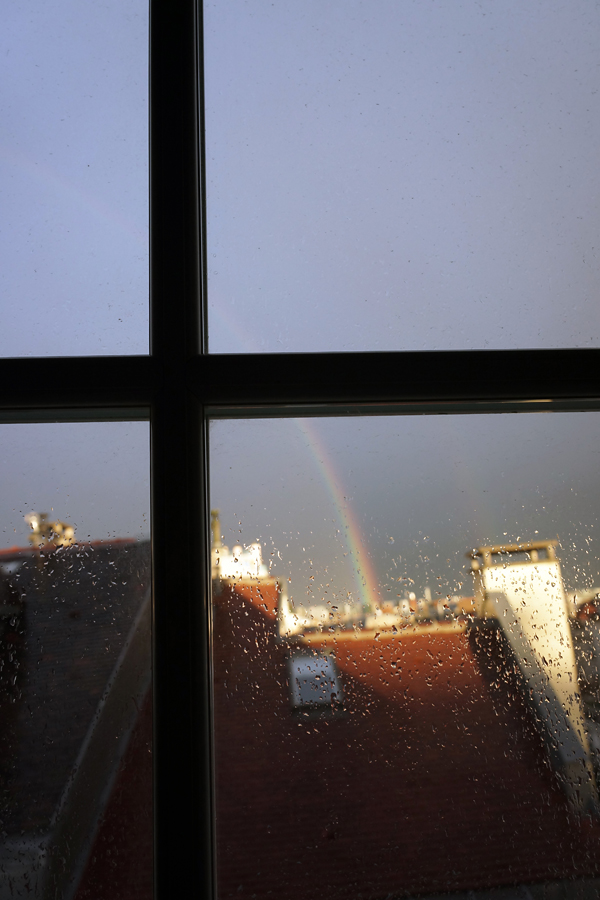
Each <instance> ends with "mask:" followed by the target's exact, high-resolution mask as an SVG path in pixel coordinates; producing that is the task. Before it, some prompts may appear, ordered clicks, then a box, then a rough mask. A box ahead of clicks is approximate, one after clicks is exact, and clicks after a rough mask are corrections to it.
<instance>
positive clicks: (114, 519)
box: [0, 422, 150, 547]
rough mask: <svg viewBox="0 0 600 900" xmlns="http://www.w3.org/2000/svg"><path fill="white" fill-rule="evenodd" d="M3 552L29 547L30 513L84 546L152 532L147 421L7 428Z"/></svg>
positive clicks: (1, 428)
mask: <svg viewBox="0 0 600 900" xmlns="http://www.w3.org/2000/svg"><path fill="white" fill-rule="evenodd" d="M0 472H1V473H2V477H1V490H0V547H11V546H15V545H16V546H21V547H22V546H26V545H27V542H28V535H29V527H28V526H27V524H26V523H25V521H24V518H23V517H24V515H26V514H27V513H28V512H47V513H48V514H49V516H50V518H52V516H55V517H56V518H57V519H59V520H61V521H66V522H68V523H69V524H71V525H74V526H75V537H76V539H77V540H80V541H87V540H90V539H92V540H97V539H100V540H108V539H110V538H114V537H133V538H143V537H148V536H149V534H150V489H149V476H150V445H149V426H148V423H147V422H89V423H88V422H86V423H73V424H71V423H61V424H36V425H0Z"/></svg>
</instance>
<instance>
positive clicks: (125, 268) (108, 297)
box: [0, 0, 148, 356]
mask: <svg viewBox="0 0 600 900" xmlns="http://www.w3.org/2000/svg"><path fill="white" fill-rule="evenodd" d="M147 101H148V13H147V2H145V0H102V2H95V3H84V2H81V0H5V2H3V3H2V9H1V11H0V173H1V174H0V210H1V212H0V271H1V272H2V277H1V279H0V285H1V287H0V310H1V311H2V318H1V322H2V327H1V328H0V355H2V356H42V355H43V356H75V355H78V354H87V355H100V354H103V355H104V354H111V353H147V352H148V164H147V160H148V124H147V121H148V102H147Z"/></svg>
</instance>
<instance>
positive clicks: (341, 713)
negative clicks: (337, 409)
mask: <svg viewBox="0 0 600 900" xmlns="http://www.w3.org/2000/svg"><path fill="white" fill-rule="evenodd" d="M599 439H600V414H598V413H556V414H552V415H541V414H533V413H523V414H519V415H515V414H502V415H499V414H498V415H452V416H450V415H449V416H401V417H395V418H392V417H390V418H368V419H361V418H355V419H341V418H340V419H315V420H306V419H305V420H262V421H261V420H258V421H257V420H253V421H219V420H217V421H214V422H213V423H212V425H211V502H212V505H213V507H214V511H213V549H212V578H213V607H212V608H213V626H214V642H213V647H214V650H213V669H214V722H215V757H216V804H217V806H216V821H217V878H218V895H219V897H220V898H225V897H231V896H234V895H236V896H237V895H238V893H242V894H244V895H249V896H256V897H267V896H280V897H286V898H290V900H296V898H297V900H301V898H302V900H304V898H313V897H314V898H317V897H319V896H323V895H324V894H326V895H328V896H339V897H347V896H349V895H352V896H359V895H360V896H363V897H372V898H375V897H396V896H402V897H412V896H416V895H424V896H427V897H433V896H434V895H435V896H437V895H438V894H439V893H440V892H444V891H457V892H463V893H461V894H460V895H459V896H460V897H461V898H466V897H467V896H468V897H469V898H471V900H473V898H481V900H484V898H486V900H487V898H488V897H489V896H490V895H489V893H488V891H489V890H491V889H492V888H499V887H504V888H506V889H507V890H508V889H509V888H510V891H512V893H511V892H510V891H509V893H508V894H506V896H507V897H508V896H510V897H513V896H514V897H521V896H523V897H532V898H536V900H537V898H540V900H541V898H547V897H550V896H551V897H557V898H559V897H560V898H571V897H575V896H577V897H582V898H583V897H585V898H587V897H590V898H591V897H596V896H597V895H598V891H599V890H600V878H599V876H600V863H599V862H598V860H599V858H600V852H599V851H600V803H599V798H598V784H597V779H598V777H599V776H600V535H599V534H597V533H596V532H597V531H598V528H599V510H600V483H599V482H598V478H597V460H596V451H595V449H594V448H595V447H596V446H597V444H598V440H599ZM502 896H503V897H504V894H503V895H502Z"/></svg>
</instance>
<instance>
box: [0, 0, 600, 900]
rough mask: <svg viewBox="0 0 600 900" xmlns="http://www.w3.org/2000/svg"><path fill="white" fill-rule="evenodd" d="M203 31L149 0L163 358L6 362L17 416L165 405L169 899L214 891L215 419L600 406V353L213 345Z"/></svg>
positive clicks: (163, 859)
mask: <svg viewBox="0 0 600 900" xmlns="http://www.w3.org/2000/svg"><path fill="white" fill-rule="evenodd" d="M201 37H202V22H201V11H200V10H199V8H198V4H197V3H196V0H177V2H176V3H174V2H173V0H152V2H151V72H150V84H151V104H152V114H151V120H150V121H151V135H150V141H151V164H152V168H151V178H150V186H151V354H150V356H147V357H146V356H121V357H104V358H101V357H86V358H84V357H79V358H70V359H52V360H50V359H48V358H45V359H42V358H28V359H26V360H25V359H23V360H20V359H2V360H0V373H1V376H2V377H1V379H0V411H1V414H2V420H3V421H7V422H10V421H39V420H46V421H47V420H51V421H70V420H73V419H78V418H98V417H99V418H106V419H110V418H111V417H122V416H125V415H129V414H134V413H135V414H136V415H139V414H140V410H141V411H142V413H143V412H144V411H148V412H149V414H150V419H151V426H152V518H153V525H152V536H153V550H152V565H153V604H154V609H153V635H154V685H155V687H154V690H155V701H154V702H155V744H154V746H155V794H154V797H155V817H156V819H155V822H156V824H155V839H156V848H157V852H156V897H157V898H158V900H164V898H168V897H169V898H170V897H174V898H175V897H196V896H199V897H206V898H209V897H212V896H213V859H214V844H213V822H214V809H213V799H212V796H213V795H212V736H211V715H210V696H211V695H210V659H209V647H210V637H211V635H210V617H209V603H210V533H211V532H210V511H209V509H208V504H207V485H208V458H207V424H206V422H207V419H206V416H207V413H208V412H209V411H210V410H211V409H214V408H220V409H224V408H225V409H227V410H228V411H229V412H230V413H235V414H239V415H241V416H253V415H256V414H257V413H261V414H265V413H269V414H276V413H277V412H278V411H285V412H288V413H289V412H290V410H293V411H294V413H295V414H296V415H304V414H307V413H311V414H315V413H316V414H318V413H327V414H333V415H337V414H344V413H348V412H357V411H361V412H364V413H365V414H377V413H380V412H394V411H396V410H397V409H399V408H404V409H406V408H410V409H411V410H413V411H414V412H424V411H427V412H432V413H445V412H457V411H460V410H461V409H462V408H463V407H462V404H465V403H468V404H470V406H471V408H472V409H473V408H474V409H477V410H479V411H481V412H485V411H488V410H491V409H498V406H499V405H500V404H501V405H502V408H503V409H505V410H507V411H509V410H513V411H519V410H522V409H523V405H524V404H525V403H527V404H531V405H532V406H537V408H541V405H543V408H544V409H548V410H559V409H564V408H569V409H594V408H597V406H598V403H599V400H600V350H598V349H576V350H573V349H560V350H550V349H545V350H511V351H509V350H497V351H485V350H472V351H444V350H432V351H428V352H392V351H390V352H382V353H378V352H372V353H368V354H367V353H348V352H341V353H335V354H334V353H328V352H323V353H304V354H289V355H283V354H282V355H278V354H262V355H261V354H224V355H218V356H211V355H209V354H208V353H207V352H206V349H205V348H206V347H207V340H206V333H205V325H204V310H205V309H206V294H205V285H206V275H205V266H204V262H205V259H204V247H205V222H204V200H203V193H202V177H203V172H204V165H203V150H202V147H201V145H200V143H199V140H198V135H199V133H202V130H203V118H202V103H201V94H202V67H201V63H200V62H199V55H198V45H199V42H200V41H201ZM50 370H51V371H52V378H51V379H49V378H48V371H50Z"/></svg>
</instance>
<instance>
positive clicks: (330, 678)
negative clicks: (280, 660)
mask: <svg viewBox="0 0 600 900" xmlns="http://www.w3.org/2000/svg"><path fill="white" fill-rule="evenodd" d="M290 690H291V696H292V706H293V707H294V709H301V708H304V707H309V708H313V709H324V708H329V709H331V708H332V707H336V706H338V705H339V703H340V701H341V699H342V689H341V685H340V681H339V678H338V675H337V671H336V666H335V660H334V658H333V656H324V655H321V654H318V655H315V654H312V655H306V654H302V655H300V654H299V655H297V656H292V658H291V659H290Z"/></svg>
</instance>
